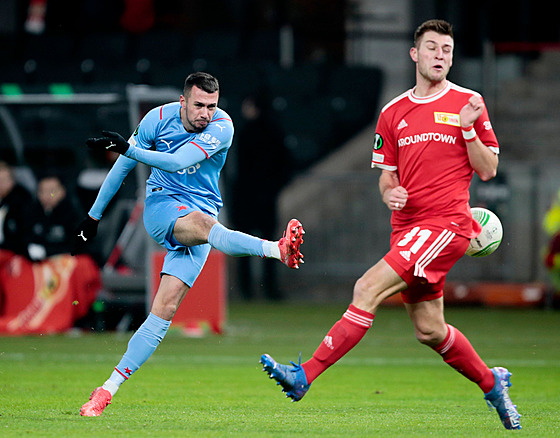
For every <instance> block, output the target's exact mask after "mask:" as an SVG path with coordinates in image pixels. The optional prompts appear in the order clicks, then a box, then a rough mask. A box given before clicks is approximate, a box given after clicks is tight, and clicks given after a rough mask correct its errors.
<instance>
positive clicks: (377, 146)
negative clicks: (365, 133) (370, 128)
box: [373, 132, 383, 151]
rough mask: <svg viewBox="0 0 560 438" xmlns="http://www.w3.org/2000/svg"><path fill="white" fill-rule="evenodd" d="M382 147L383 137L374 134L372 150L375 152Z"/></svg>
mask: <svg viewBox="0 0 560 438" xmlns="http://www.w3.org/2000/svg"><path fill="white" fill-rule="evenodd" d="M382 147H383V137H381V134H379V133H377V132H376V133H375V140H374V141H373V150H374V151H377V150H379V149H381V148H382Z"/></svg>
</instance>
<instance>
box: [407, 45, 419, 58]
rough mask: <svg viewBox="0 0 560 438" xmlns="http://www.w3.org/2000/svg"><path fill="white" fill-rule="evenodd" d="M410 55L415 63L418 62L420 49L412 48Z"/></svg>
mask: <svg viewBox="0 0 560 438" xmlns="http://www.w3.org/2000/svg"><path fill="white" fill-rule="evenodd" d="M408 53H409V54H410V57H411V58H412V60H413V61H414V62H418V49H416V47H411V48H410V51H409V52H408Z"/></svg>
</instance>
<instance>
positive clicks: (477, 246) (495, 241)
mask: <svg viewBox="0 0 560 438" xmlns="http://www.w3.org/2000/svg"><path fill="white" fill-rule="evenodd" d="M471 212H472V215H473V218H474V220H475V221H477V222H478V223H479V224H480V225H482V231H481V232H480V234H479V235H478V236H477V237H473V238H472V239H471V242H470V243H469V247H468V248H467V252H466V254H467V255H468V256H471V257H486V256H487V255H490V254H492V253H493V252H494V251H496V249H498V246H500V243H501V242H502V237H503V235H504V229H503V227H502V223H501V222H500V219H499V218H498V216H496V215H495V214H494V213H493V212H491V211H490V210H488V209H486V208H481V207H475V208H471Z"/></svg>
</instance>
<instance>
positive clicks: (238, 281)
mask: <svg viewBox="0 0 560 438" xmlns="http://www.w3.org/2000/svg"><path fill="white" fill-rule="evenodd" d="M0 8H1V14H0V60H1V61H0V62H1V65H2V67H1V68H0V160H3V161H6V162H7V163H9V164H10V165H12V166H14V169H15V170H16V176H17V178H18V180H19V181H20V182H21V183H22V184H23V185H26V186H27V187H29V188H30V190H32V191H33V190H34V188H35V184H36V180H35V179H34V175H36V174H37V173H38V172H40V170H41V169H44V168H45V167H49V168H56V169H57V170H59V171H60V172H61V173H62V174H63V175H64V176H65V180H66V181H65V182H66V184H67V187H68V189H69V192H70V193H72V194H73V196H75V197H76V199H77V200H78V202H79V204H80V205H81V208H82V209H83V211H84V212H86V211H87V210H88V209H89V207H90V206H91V204H92V202H93V200H94V198H95V195H96V193H97V190H98V188H99V186H100V184H101V182H102V181H103V178H104V176H105V175H106V172H107V171H108V169H109V168H110V166H111V164H112V161H113V160H114V159H115V157H113V156H110V155H107V156H106V155H102V154H99V155H96V154H94V153H92V152H90V151H88V150H87V148H86V147H85V146H84V141H85V139H86V138H88V137H90V136H93V135H96V134H98V133H99V132H100V130H102V129H107V130H114V131H118V132H120V133H121V134H123V135H124V136H125V137H126V136H128V135H129V134H130V133H131V132H132V131H133V130H134V127H135V126H136V124H137V123H138V121H139V120H140V118H141V117H142V116H143V115H144V114H145V113H146V111H148V110H149V109H150V108H152V107H154V106H157V105H160V104H162V103H166V102H170V101H174V100H177V99H178V97H179V95H180V94H181V90H182V86H183V82H184V79H185V77H186V76H187V75H188V74H189V73H191V72H193V71H198V70H203V71H207V72H209V73H211V74H213V75H215V76H216V77H217V78H218V79H219V81H220V85H221V97H220V107H222V108H223V109H224V110H226V111H227V112H228V113H229V114H230V115H231V116H232V118H233V121H234V124H235V127H236V134H235V146H234V147H233V148H232V149H231V152H230V155H229V157H228V162H227V163H226V167H225V169H224V174H223V177H222V193H223V196H224V200H225V207H224V209H223V210H222V212H221V214H220V219H221V221H222V222H223V223H224V224H226V225H227V226H230V227H235V228H237V229H239V230H242V231H245V232H249V233H254V234H258V235H259V236H261V237H263V238H268V239H273V240H277V239H278V238H279V237H280V235H281V233H282V230H283V227H284V225H285V223H287V221H288V220H289V219H290V218H292V217H297V218H298V219H300V220H301V221H302V223H303V224H304V227H305V229H306V231H307V234H306V238H305V244H304V245H303V247H302V249H303V253H304V254H305V260H306V264H305V265H304V266H303V267H302V268H301V269H300V270H298V271H295V272H292V271H290V270H287V269H285V268H284V267H283V266H281V265H280V264H278V263H272V264H270V263H268V262H267V261H262V260H250V259H245V260H241V259H233V258H226V259H225V261H224V262H223V263H224V265H223V267H222V268H220V269H221V271H223V276H224V281H225V283H224V284H225V288H226V291H225V294H226V295H227V298H228V299H230V300H292V301H295V300H302V301H303V300H305V301H328V300H332V301H343V302H347V301H349V300H350V297H351V294H352V286H353V283H354V281H355V280H356V279H357V278H358V277H359V276H360V275H361V274H362V273H363V272H364V271H365V270H366V269H367V268H369V267H370V266H372V265H373V264H374V263H375V262H376V261H377V260H378V259H379V258H380V257H382V256H383V255H384V253H385V252H386V251H387V250H388V248H389V234H390V223H389V216H390V215H389V212H388V210H387V209H386V208H385V206H384V205H383V204H382V202H381V199H380V196H379V193H378V189H377V182H378V177H379V171H378V170H371V169H370V159H371V147H372V143H373V137H374V130H375V122H376V117H377V114H378V112H379V110H380V108H381V107H382V106H383V105H384V104H385V103H386V102H388V101H389V100H390V99H392V98H393V97H395V96H396V95H398V94H400V93H402V92H403V91H404V90H406V89H408V88H410V87H411V86H412V85H413V84H414V65H413V63H412V61H411V60H410V58H409V55H408V50H409V48H410V46H411V44H412V36H413V32H414V30H415V28H416V27H417V26H418V25H419V24H420V23H421V22H422V21H424V20H426V19H429V18H442V19H446V20H448V21H450V22H451V23H452V24H453V25H454V30H455V42H456V49H455V55H454V66H453V68H452V70H451V74H450V79H451V80H452V81H453V82H455V83H457V84H459V85H462V86H464V87H467V88H472V89H474V90H476V91H479V92H480V93H482V94H483V96H484V97H485V100H486V104H487V106H488V108H489V111H490V117H491V120H492V121H493V125H494V129H495V131H496V134H497V136H498V140H499V141H500V146H501V151H502V152H501V154H500V168H499V173H498V177H497V178H495V179H494V180H492V181H491V182H489V183H484V184H481V183H480V181H479V180H478V177H476V176H475V177H474V179H473V184H472V202H471V205H472V206H486V207H487V208H490V209H491V210H493V211H494V212H496V213H497V214H498V216H499V217H500V218H501V220H502V223H503V225H504V232H505V234H504V240H503V242H502V245H501V247H500V248H499V249H498V251H497V252H496V253H494V254H493V255H491V256H489V257H487V258H484V259H471V258H468V257H464V258H463V259H462V260H461V261H460V262H459V263H458V264H457V265H456V267H455V268H454V269H453V270H452V271H451V274H450V275H449V277H448V280H449V288H450V289H451V293H450V295H449V297H450V299H449V301H450V302H452V301H453V299H454V298H455V299H456V300H457V301H458V302H469V300H470V301H473V302H476V303H480V291H478V292H477V291H476V288H477V287H478V286H477V285H480V284H481V283H484V284H492V285H494V286H493V288H490V289H488V290H490V291H496V288H504V287H505V291H506V292H505V293H506V294H510V296H513V295H511V294H514V293H515V294H517V295H515V296H516V297H517V298H515V300H517V301H516V302H517V304H520V305H543V303H545V302H548V303H549V305H550V303H551V301H550V300H551V299H552V301H553V297H554V295H553V291H554V287H553V283H552V281H551V279H550V277H549V274H550V272H548V271H547V267H546V266H545V263H544V257H545V252H546V248H547V245H548V244H549V241H550V239H551V236H552V235H554V233H555V232H557V231H558V229H560V223H559V224H556V223H555V222H554V221H552V225H551V226H549V227H548V228H546V229H545V228H544V227H543V220H544V218H545V215H546V213H547V211H548V210H549V208H550V207H551V205H552V204H553V201H554V199H555V198H556V197H557V193H558V190H559V189H560V166H559V164H560V148H558V146H557V127H558V125H559V123H558V122H559V118H560V79H559V78H560V74H559V73H560V24H559V23H558V20H557V19H556V18H555V17H554V16H553V14H551V13H550V12H549V11H547V10H546V8H543V7H542V5H541V4H540V3H535V2H530V1H524V0H515V1H507V2H498V1H489V2H485V4H484V7H482V6H474V5H473V4H472V3H470V2H461V1H458V0H446V1H438V0H426V1H413V0H330V1H319V0H285V1H281V0H259V1H257V0H227V1H225V0H215V1H212V2H194V1H188V0H157V1H156V0H72V1H70V0H29V1H24V0H2V2H1V6H0ZM147 176H148V170H147V169H146V168H145V167H144V166H143V165H139V166H138V167H137V169H136V170H135V171H134V174H131V175H130V176H129V177H128V179H127V180H126V183H125V185H124V186H123V188H122V190H121V191H120V192H119V194H118V196H117V197H116V199H115V200H114V202H113V203H112V205H111V207H110V209H109V210H108V211H107V214H106V215H105V217H104V219H103V220H102V222H101V225H100V235H99V236H98V238H97V242H96V244H95V247H94V248H92V255H93V257H94V259H95V260H96V262H97V263H98V264H99V266H100V267H102V268H103V271H102V272H103V289H102V292H101V295H100V297H101V298H100V300H102V301H103V302H104V303H105V304H106V303H109V302H111V300H112V301H116V302H118V303H119V304H126V305H127V306H129V308H131V306H132V307H133V306H137V308H140V309H144V306H145V302H146V294H147V289H149V287H150V286H149V285H150V279H151V277H152V276H153V273H152V272H150V270H151V265H150V261H149V259H150V254H151V253H152V252H153V251H156V250H157V249H156V248H154V246H153V244H152V243H151V242H150V241H149V239H148V238H147V236H146V233H145V232H144V230H143V225H142V221H141V216H140V219H139V220H136V221H135V220H132V221H130V220H129V217H130V215H131V213H133V211H134V209H135V206H136V205H137V200H138V199H142V197H143V188H144V187H143V186H144V181H145V179H146V178H147ZM137 210H138V207H137ZM136 216H137V215H136ZM133 219H134V215H133ZM557 222H560V218H559V219H558V220H557ZM115 244H117V247H118V248H119V252H117V253H115V251H114V247H115ZM120 250H122V252H120ZM512 291H513V292H512ZM547 293H548V294H547ZM473 297H476V299H475V298H473ZM547 297H548V298H547ZM547 300H548V301H547Z"/></svg>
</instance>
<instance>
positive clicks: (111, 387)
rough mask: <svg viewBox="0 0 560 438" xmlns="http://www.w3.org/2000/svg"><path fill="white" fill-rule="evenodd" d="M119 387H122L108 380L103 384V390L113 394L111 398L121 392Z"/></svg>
mask: <svg viewBox="0 0 560 438" xmlns="http://www.w3.org/2000/svg"><path fill="white" fill-rule="evenodd" d="M119 386H120V385H117V384H116V383H115V382H113V381H112V380H107V381H106V382H105V383H104V384H103V386H102V388H103V389H105V390H107V391H109V392H110V393H111V397H112V396H114V395H115V394H116V393H117V391H118V390H119Z"/></svg>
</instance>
